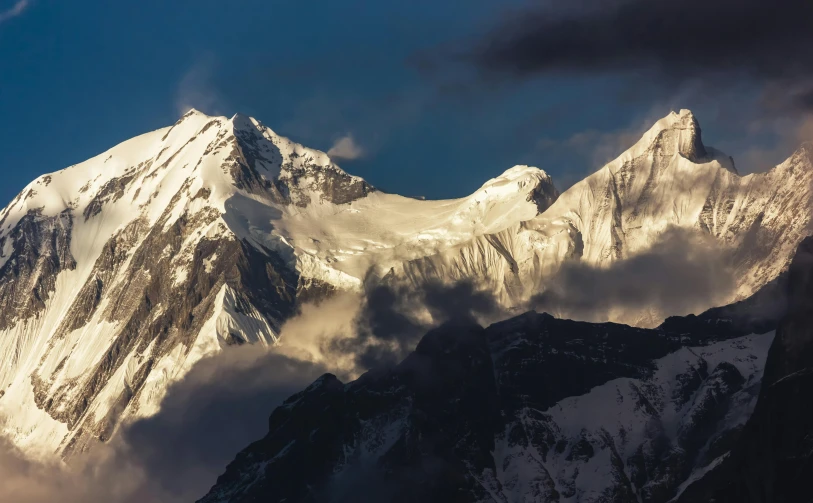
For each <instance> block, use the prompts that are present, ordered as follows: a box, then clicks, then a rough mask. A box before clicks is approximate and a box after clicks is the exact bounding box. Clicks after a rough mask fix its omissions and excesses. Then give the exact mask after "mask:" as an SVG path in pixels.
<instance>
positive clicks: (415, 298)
mask: <svg viewBox="0 0 813 503" xmlns="http://www.w3.org/2000/svg"><path fill="white" fill-rule="evenodd" d="M427 313H428V314H429V317H427V316H425V314H427ZM503 314H504V313H502V310H501V308H500V306H499V304H498V303H497V301H496V299H495V298H494V297H493V295H492V294H491V293H490V292H486V291H484V290H481V289H478V288H477V287H476V286H475V285H474V284H473V283H471V282H469V281H461V282H458V283H454V284H450V285H447V284H442V283H437V282H429V283H426V284H423V285H420V286H417V287H416V286H413V285H402V284H377V285H374V286H371V287H370V288H368V289H367V290H366V292H365V294H364V297H363V299H362V304H361V309H360V311H359V313H358V314H357V316H356V318H355V319H354V321H353V324H354V331H353V332H354V333H353V334H352V335H351V336H350V337H339V338H335V339H333V340H331V341H329V342H328V348H327V350H326V351H327V352H328V353H339V354H352V355H354V359H355V362H356V365H357V367H358V370H362V371H363V370H367V369H370V368H373V367H376V366H380V365H394V364H396V363H398V362H399V361H401V360H402V359H403V358H404V357H406V356H407V355H408V354H409V353H410V352H411V351H412V350H413V349H415V346H416V345H417V343H418V341H419V340H420V338H421V337H422V336H423V335H424V334H425V333H426V332H427V331H428V330H430V329H431V328H433V327H434V326H438V325H440V324H442V323H446V322H455V323H477V321H478V320H490V319H495V318H497V317H500V316H501V315H503Z"/></svg>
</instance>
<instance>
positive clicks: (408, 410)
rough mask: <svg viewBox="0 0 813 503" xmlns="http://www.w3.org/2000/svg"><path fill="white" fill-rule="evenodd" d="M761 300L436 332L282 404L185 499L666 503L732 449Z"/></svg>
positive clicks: (763, 345) (759, 347) (759, 350)
mask: <svg viewBox="0 0 813 503" xmlns="http://www.w3.org/2000/svg"><path fill="white" fill-rule="evenodd" d="M776 288H777V286H776V285H771V286H770V287H768V288H766V289H765V290H764V291H762V292H760V293H759V294H757V295H756V296H754V297H753V298H752V299H749V300H748V301H747V302H744V303H740V304H735V305H733V306H729V307H727V308H723V309H717V310H712V311H709V312H708V313H705V314H703V315H701V316H693V317H687V318H671V319H670V320H669V321H668V322H667V323H665V324H664V326H662V327H661V328H658V329H640V328H634V327H628V326H624V325H617V324H611V323H604V324H591V323H583V322H575V321H569V320H559V319H556V318H553V317H552V316H550V315H547V314H537V313H534V312H529V313H526V314H524V315H521V316H518V317H516V318H513V319H511V320H508V321H504V322H500V323H497V324H494V325H492V326H490V327H488V328H486V329H483V328H481V327H479V326H477V325H473V324H470V323H449V324H447V325H444V326H442V327H440V328H438V329H436V330H433V331H431V332H429V333H428V334H427V335H426V336H425V337H424V338H423V339H422V340H421V342H420V343H419V344H418V346H417V348H416V349H415V351H414V353H412V354H411V355H410V356H409V357H407V358H406V359H405V360H404V361H403V362H401V363H400V364H399V365H397V366H396V367H394V368H391V369H382V370H373V371H370V372H368V373H366V374H364V375H363V376H362V377H360V378H359V379H358V380H356V381H353V382H350V383H347V384H344V383H342V382H340V381H339V380H338V379H337V378H336V377H335V376H333V375H330V374H326V375H324V376H323V377H321V378H320V379H319V380H317V381H316V382H314V383H313V384H312V385H311V386H310V387H308V388H307V389H305V390H304V391H302V392H300V393H298V394H296V395H294V396H292V397H290V398H289V399H288V400H287V401H286V402H284V404H283V405H282V406H280V407H279V408H277V409H276V410H275V411H274V412H273V414H272V415H271V417H270V419H269V432H268V434H267V435H266V436H265V437H264V438H263V439H261V440H258V441H257V442H255V443H253V444H252V445H250V446H249V447H247V448H246V449H245V450H243V451H242V452H240V453H239V454H238V455H237V457H236V459H235V460H234V461H233V462H232V463H231V464H230V465H229V466H228V468H227V469H226V472H225V473H224V474H223V475H222V476H221V477H219V478H218V481H217V484H216V485H215V486H214V487H213V488H212V489H211V491H210V492H209V493H208V494H207V495H206V496H205V497H204V498H203V499H202V500H200V501H201V502H202V503H215V502H232V503H238V502H249V501H269V502H283V501H285V502H289V503H292V502H321V501H332V502H341V501H348V502H349V501H362V502H366V501H369V502H373V501H393V502H396V501H403V502H408V501H433V502H434V501H437V502H446V501H459V502H475V501H476V502H519V501H539V502H576V501H590V502H596V503H598V502H606V503H609V502H630V503H633V502H636V503H640V502H653V503H654V502H667V501H669V500H671V499H672V498H674V497H675V496H678V495H679V494H681V493H682V492H683V491H684V490H685V488H686V486H688V485H689V484H690V483H691V482H692V481H693V480H696V479H700V478H702V476H703V474H705V473H706V472H707V471H709V470H710V469H712V468H714V467H715V466H717V465H718V464H719V463H720V462H721V461H722V460H723V459H725V457H726V456H727V455H728V453H729V452H730V450H731V449H732V448H733V447H734V446H735V445H736V444H737V442H738V441H739V439H740V438H741V434H742V433H741V431H742V426H743V424H744V423H745V421H746V420H747V419H748V417H749V415H750V414H751V411H752V410H753V407H754V403H755V401H756V397H757V394H758V393H759V388H760V381H761V378H762V369H763V364H764V361H765V358H766V355H767V352H768V347H769V346H770V344H771V341H772V339H773V335H774V332H773V331H772V330H773V328H775V326H776V324H777V319H778V316H780V315H781V314H782V313H781V310H782V306H781V305H778V304H777V305H774V306H773V307H775V308H777V309H771V310H766V311H765V313H768V314H766V315H765V316H762V317H755V316H753V309H752V308H753V306H754V305H767V304H770V303H771V299H772V297H773V296H774V295H775V290H776ZM757 332H758V333H757Z"/></svg>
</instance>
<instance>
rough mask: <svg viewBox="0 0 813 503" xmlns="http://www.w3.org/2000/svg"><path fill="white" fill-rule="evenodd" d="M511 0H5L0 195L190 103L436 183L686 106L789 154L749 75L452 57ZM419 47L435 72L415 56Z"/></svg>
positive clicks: (610, 147) (460, 180)
mask: <svg viewBox="0 0 813 503" xmlns="http://www.w3.org/2000/svg"><path fill="white" fill-rule="evenodd" d="M522 3H523V2H520V1H519V0H507V1H503V2H494V1H486V0H468V1H463V0H460V1H457V0H435V1H429V0H413V1H410V2H381V1H380V0H379V1H368V0H352V1H346V2H334V1H324V0H322V1H314V2H293V1H254V0H239V1H234V2H223V1H217V2H216V1H212V0H198V1H194V2H193V1H188V0H173V1H172V2H166V1H158V0H145V1H140V2H124V1H121V2H119V1H116V2H110V1H96V0H83V1H76V2H65V1H57V0H28V1H26V0H22V1H20V0H0V12H3V13H5V14H0V201H1V202H0V206H2V205H5V203H6V202H7V201H9V200H11V199H12V198H13V197H14V195H15V194H16V193H18V192H19V191H20V190H21V189H22V188H23V187H24V186H25V185H26V184H27V183H28V182H29V181H30V180H32V179H33V178H35V177H36V176H38V175H40V174H43V173H47V172H51V171H55V170H58V169H61V168H64V167H66V166H68V165H71V164H74V163H77V162H81V161H82V160H84V159H87V158H89V157H91V156H93V155H95V154H98V153H99V152H102V151H104V150H106V149H107V148H109V147H111V146H113V145H115V144H116V143H118V142H120V141H123V140H125V139H127V138H130V137H132V136H135V135H137V134H140V133H143V132H146V131H150V130H153V129H157V128H160V127H163V126H166V125H170V124H172V123H173V122H175V120H176V119H177V117H178V116H179V115H180V114H181V113H182V111H183V108H184V107H188V106H194V107H196V108H199V109H200V110H202V111H204V112H206V113H209V114H220V115H228V116H231V115H232V114H234V113H235V112H242V113H245V114H249V115H252V116H254V117H257V118H258V119H260V120H261V121H263V122H264V123H265V124H266V125H268V126H269V127H271V128H272V129H274V130H275V131H277V132H278V133H280V134H283V135H286V136H289V137H291V138H293V139H294V140H296V141H299V142H301V143H303V144H305V145H307V146H310V147H314V148H319V149H322V150H328V149H330V148H331V146H333V145H334V144H335V143H336V142H337V141H338V140H340V139H341V138H343V137H346V136H351V137H352V138H353V140H354V142H355V144H357V146H358V147H359V149H360V150H361V153H362V154H363V155H362V156H361V157H360V158H358V159H352V160H346V161H342V162H340V165H342V167H344V168H345V169H346V170H347V171H349V172H351V173H353V174H357V175H360V176H363V177H364V178H366V179H367V180H368V181H370V182H371V183H372V184H373V185H375V186H378V187H380V188H382V189H384V190H388V191H394V192H398V193H402V194H406V195H423V196H426V197H430V198H445V197H458V196H462V195H465V194H468V193H470V192H471V191H472V190H474V189H475V188H477V187H478V186H479V185H481V184H482V183H483V182H484V181H485V180H487V179H488V178H491V177H493V176H496V175H498V174H500V173H501V172H503V171H504V170H505V169H507V168H509V167H511V166H512V165H514V164H520V163H522V164H532V165H536V166H539V167H541V168H543V169H545V170H546V171H547V172H548V173H550V174H551V175H552V176H553V178H554V182H555V183H556V184H557V186H559V187H560V188H564V187H566V186H568V185H570V184H572V183H573V182H574V181H576V180H578V179H580V178H582V177H583V176H584V175H586V174H588V173H589V172H591V171H593V170H595V169H597V168H598V167H600V165H601V163H602V162H603V161H607V160H609V158H610V157H612V156H614V155H616V154H618V153H620V152H621V151H622V150H623V149H624V147H625V146H628V145H629V144H631V143H632V141H633V139H634V138H635V136H636V135H637V134H638V133H640V132H641V131H642V130H644V129H645V128H646V127H647V126H648V125H649V124H651V122H653V121H654V120H656V119H657V118H658V117H660V116H663V115H665V114H666V113H668V112H669V110H670V109H678V108H683V107H685V108H691V109H692V110H694V112H695V114H696V116H697V117H698V118H699V120H700V122H701V124H702V126H703V130H704V135H705V139H706V143H707V144H711V145H715V146H717V147H719V148H722V149H724V150H725V151H726V152H727V153H729V154H731V155H733V156H734V157H735V160H738V161H740V162H739V164H740V166H743V165H745V166H746V168H747V169H746V170H753V169H760V168H761V167H766V166H763V165H767V164H770V163H771V162H778V161H780V160H781V159H782V158H784V157H787V155H789V154H790V153H791V150H792V146H791V142H789V141H788V140H787V137H788V135H787V134H786V133H787V131H789V130H791V129H793V127H795V126H796V124H797V123H796V122H793V121H790V122H788V120H785V119H782V120H780V119H776V118H771V119H770V120H766V119H765V118H764V117H761V116H759V114H758V113H756V112H752V111H751V108H749V107H755V106H756V105H754V103H755V98H754V97H755V96H756V93H757V90H755V89H753V88H751V86H749V84H748V82H742V81H738V82H736V83H731V87H730V88H726V89H723V90H718V91H720V94H719V95H717V94H715V93H713V92H711V93H710V92H709V90H708V89H705V88H703V89H700V90H697V89H692V88H691V86H681V87H680V88H677V89H664V88H663V85H662V84H658V83H654V81H651V80H650V79H648V78H647V77H646V76H644V75H636V74H634V73H629V72H627V73H624V74H613V73H607V72H603V73H601V74H590V73H586V74H585V73H580V74H573V75H570V74H566V73H557V74H545V75H539V76H535V77H533V78H529V79H524V80H522V81H517V82H503V81H499V82H497V81H488V79H485V80H483V81H481V79H480V77H479V76H478V75H477V73H476V72H472V71H467V70H466V69H465V68H464V69H460V67H461V65H460V64H458V63H459V62H456V61H449V62H448V65H447V64H446V63H447V62H446V61H445V60H444V56H442V55H443V54H445V53H444V51H445V49H446V48H448V47H457V46H461V47H462V46H465V44H466V43H467V41H471V40H476V39H477V37H478V36H480V35H481V34H482V33H484V32H487V31H488V30H489V29H490V28H491V26H492V24H493V23H494V22H495V20H498V19H501V18H503V17H504V16H505V15H506V11H507V9H509V8H511V7H519V6H521V4H522ZM439 54H440V55H441V56H438V55H439ZM427 58H428V59H430V60H433V61H434V64H435V66H436V67H440V71H438V70H437V68H436V71H435V72H431V73H428V72H426V71H421V70H420V65H419V64H417V63H416V61H421V60H422V59H427ZM449 82H452V83H453V84H454V85H451V86H450V85H445V86H444V85H443V84H448V83H449ZM735 97H736V99H735ZM741 160H744V161H741Z"/></svg>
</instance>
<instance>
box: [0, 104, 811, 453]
mask: <svg viewBox="0 0 813 503" xmlns="http://www.w3.org/2000/svg"><path fill="white" fill-rule="evenodd" d="M812 172H813V170H811V169H810V155H809V152H808V151H807V150H806V149H801V150H800V151H799V152H797V153H796V154H795V155H794V156H793V157H792V158H791V159H789V160H788V161H787V162H785V163H783V164H782V165H780V166H779V167H777V168H775V169H774V170H773V171H771V172H769V173H767V174H764V175H750V176H748V177H739V176H738V175H737V174H736V173H735V171H734V169H733V164H731V162H730V159H728V158H725V157H724V156H721V155H720V154H719V153H717V152H716V151H714V150H712V149H710V148H707V147H704V146H703V144H702V141H701V139H700V131H699V127H698V126H697V123H696V121H695V120H694V118H693V117H692V116H691V114H690V113H688V112H685V111H682V112H681V113H679V114H671V115H670V116H668V117H666V118H664V119H663V120H661V121H659V122H658V123H657V124H656V125H655V126H653V128H652V129H651V130H650V131H649V132H648V133H647V134H646V135H645V136H644V137H643V138H642V140H641V141H640V142H639V143H638V144H636V145H635V146H634V147H633V148H631V149H630V150H629V151H628V152H626V153H625V154H623V155H622V156H621V157H620V158H619V159H618V160H616V161H614V162H612V163H610V164H609V165H607V166H605V167H604V168H602V169H601V170H599V171H598V172H597V173H595V174H594V175H591V176H590V177H588V178H587V179H585V180H584V181H582V182H579V183H578V184H576V185H575V186H574V187H572V188H571V189H569V190H568V191H566V192H565V193H564V194H562V195H561V197H557V196H558V193H557V192H556V190H555V189H554V187H553V184H552V181H551V180H550V177H548V176H547V175H546V174H545V173H544V172H543V171H541V170H539V169H536V168H531V167H527V166H517V167H515V168H512V169H510V170H508V171H506V172H505V173H504V174H503V175H501V176H499V177H497V178H495V179H493V180H491V181H488V182H486V183H485V184H484V185H483V186H482V187H481V188H480V189H479V190H478V191H476V192H475V193H474V194H472V195H471V196H469V197H465V198H462V199H457V200H449V201H420V200H416V199H410V198H405V197H401V196H397V195H393V194H385V193H382V192H380V191H376V190H375V189H374V188H373V187H371V186H370V185H369V184H367V183H366V182H365V181H364V180H361V179H360V178H358V177H354V176H351V175H348V174H347V173H345V172H344V171H342V170H341V169H340V168H339V167H338V166H336V165H335V164H333V163H332V162H331V160H330V159H329V157H328V156H327V155H326V154H324V153H323V152H319V151H316V150H312V149H308V148H306V147H303V146H301V145H297V144H295V143H293V142H291V141H290V140H288V139H286V138H283V137H281V136H279V135H277V134H276V133H274V132H273V131H271V130H270V129H268V128H266V127H265V126H263V125H262V124H260V123H259V122H258V121H256V120H255V119H251V118H248V117H245V116H241V115H236V116H234V117H232V118H231V119H227V118H225V117H208V116H206V115H204V114H201V113H199V112H196V111H191V112H190V113H189V114H187V115H186V116H184V117H183V118H182V119H181V120H179V121H178V123H176V124H175V125H173V126H172V127H169V128H165V129H162V130H159V131H155V132H152V133H147V134H145V135H142V136H139V137H136V138H134V139H132V140H129V141H127V142H125V143H123V144H121V145H119V146H116V147H114V148H113V149H111V150H109V151H107V152H105V153H103V154H100V155H99V156H97V157H95V158H93V159H90V160H88V161H86V162H83V163H80V164H78V165H76V166H72V167H70V168H67V169H65V170H63V171H60V172H57V173H53V174H51V175H47V176H44V177H41V178H39V179H38V180H36V181H34V182H33V183H32V184H30V185H29V186H28V187H27V188H26V189H25V190H24V191H23V192H22V193H21V194H20V195H19V196H18V197H17V198H16V199H15V200H14V201H13V202H12V203H11V204H10V205H9V206H8V207H7V208H6V209H5V210H3V211H2V213H0V252H1V253H0V308H2V309H0V352H2V354H0V357H3V358H4V361H5V362H9V363H8V364H7V365H4V366H3V367H2V369H0V386H2V389H3V390H4V391H5V393H4V395H3V397H2V398H0V413H2V414H3V415H5V416H8V417H9V418H11V419H10V420H9V421H7V422H6V423H5V425H4V430H5V432H6V433H8V434H9V435H10V436H11V438H12V439H13V440H14V442H15V443H17V444H18V445H19V446H21V447H23V448H25V449H26V450H27V451H28V452H31V453H37V452H39V451H42V452H43V453H46V454H50V453H52V452H54V451H59V452H63V453H65V452H71V451H73V450H76V449H83V448H84V446H85V445H86V443H87V442H88V441H90V440H91V439H93V438H101V439H107V438H109V437H110V435H112V434H113V432H114V431H115V428H116V427H117V425H118V424H120V423H121V422H122V421H125V420H128V419H131V418H135V417H139V416H141V415H148V414H152V413H154V412H155V411H156V410H157V408H158V406H159V404H160V400H161V398H162V396H163V394H164V392H165V390H166V387H167V386H168V385H169V383H171V382H173V381H174V380H177V379H179V378H181V377H182V376H183V375H185V373H186V372H187V370H188V369H189V368H190V366H191V365H193V364H194V362H195V361H197V360H198V359H199V358H200V357H202V356H204V355H207V354H211V353H213V352H216V351H218V350H219V349H220V348H221V347H222V346H224V345H228V344H241V343H245V342H249V343H259V344H272V343H274V341H275V340H276V338H277V337H278V336H279V328H280V326H281V324H282V322H283V321H284V320H286V319H287V318H289V317H290V316H291V315H292V314H293V313H294V312H295V309H296V304H297V303H298V302H302V301H303V300H307V299H312V298H319V297H322V296H324V295H328V294H330V292H333V291H336V290H342V289H346V290H353V289H358V288H360V287H361V284H362V281H363V280H364V279H365V278H368V279H369V278H375V277H378V278H383V279H384V280H386V281H406V282H416V283H420V282H422V281H426V280H435V279H440V280H441V281H454V280H457V279H475V280H476V281H478V282H481V283H482V284H484V285H488V286H489V287H491V288H492V290H493V291H494V292H495V294H497V295H498V296H499V298H500V299H501V300H502V301H503V302H504V303H506V304H508V305H511V304H521V303H522V302H523V301H524V300H525V299H526V298H527V296H528V295H529V294H531V293H535V292H539V291H541V290H544V288H545V282H546V279H547V278H550V277H551V276H552V275H554V274H555V273H556V271H557V270H558V269H559V267H560V266H561V265H562V264H563V263H564V262H565V261H567V260H571V259H573V260H579V261H581V262H583V263H585V264H588V265H590V266H595V267H607V266H609V265H611V264H612V263H613V262H614V261H617V260H620V259H624V258H626V257H629V256H632V255H634V254H635V253H638V252H641V251H644V250H646V249H647V247H648V246H651V243H653V242H654V241H655V240H656V239H657V236H658V235H660V233H661V232H663V230H664V229H665V228H666V227H669V226H677V227H680V228H683V229H686V230H688V231H690V232H695V233H700V234H703V235H710V236H713V237H714V238H715V239H717V240H719V242H720V243H723V244H724V245H725V246H727V247H730V249H732V250H734V251H735V252H736V253H734V254H733V256H734V257H735V263H734V264H733V266H734V268H735V270H736V272H737V276H736V277H737V278H738V281H739V283H738V289H737V291H736V292H733V293H731V295H730V296H731V297H732V298H735V297H740V296H745V295H747V294H749V293H750V292H752V291H753V290H755V289H756V288H758V287H759V286H761V285H762V284H764V283H766V282H767V281H769V280H770V279H772V278H773V277H774V276H775V275H776V274H778V273H779V271H781V270H782V268H783V267H784V265H785V263H786V262H787V259H788V257H789V256H790V254H791V253H792V250H793V248H794V247H795V243H796V242H797V241H798V239H800V237H801V236H802V234H803V233H804V232H806V230H805V229H807V228H808V223H809V216H810V213H811V212H810V211H809V209H810V207H811V199H812V198H811V197H810V191H809V189H805V188H806V187H809V186H810V183H808V182H809V181H810V176H811V173H812ZM800 187H802V189H801V190H800ZM789 209H794V211H790V210H789ZM795 210H798V212H797V211H795ZM370 272H372V274H370V275H368V273H370ZM32 292H33V294H32ZM700 307H701V308H705V307H710V306H700ZM648 314H649V315H650V318H652V319H657V318H658V317H659V316H660V317H661V318H662V317H665V316H666V315H668V314H675V313H655V314H654V315H652V313H648ZM626 315H630V316H631V317H633V318H634V319H635V320H640V319H641V316H640V313H619V314H618V319H625V316H626ZM648 321H651V319H648Z"/></svg>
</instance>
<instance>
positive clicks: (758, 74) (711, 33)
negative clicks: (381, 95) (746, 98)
mask: <svg viewBox="0 0 813 503" xmlns="http://www.w3.org/2000/svg"><path fill="white" fill-rule="evenodd" d="M553 4H554V2H540V3H538V4H536V6H535V7H529V8H527V9H526V10H524V11H521V12H517V13H514V14H512V15H510V16H508V17H507V19H505V20H503V22H502V23H501V24H500V25H499V26H498V27H497V28H496V29H494V30H492V31H491V32H490V33H489V34H488V35H487V36H486V37H485V38H484V39H483V40H481V41H480V42H479V43H478V44H477V45H476V47H475V49H473V50H470V51H468V55H467V56H466V58H467V59H468V60H470V61H473V62H474V63H475V65H476V66H477V67H478V68H479V69H480V70H482V71H483V72H484V73H485V74H486V75H488V76H494V75H496V76H503V77H527V76H530V75H534V74H541V73H590V72H595V71H609V72H617V71H619V70H622V71H623V70H633V71H640V70H645V71H654V74H655V75H656V76H658V77H661V78H662V79H664V80H668V81H669V82H671V83H673V84H679V83H680V82H685V81H687V80H691V79H701V80H705V79H708V78H712V77H732V78H735V77H750V78H755V79H759V80H769V81H775V82H787V83H790V82H794V83H795V84H794V85H793V86H791V87H792V88H791V87H789V88H787V91H788V92H790V93H791V94H792V95H791V96H789V98H790V100H788V102H793V103H795V104H797V105H798V106H807V107H810V106H813V103H812V102H811V101H812V98H813V85H811V82H809V80H811V77H813V30H811V28H810V23H811V22H813V2H811V1H809V0H781V1H774V0H683V1H679V2H676V1H669V0H581V1H576V2H568V3H563V2H558V3H556V5H553ZM800 81H802V82H803V84H804V85H801V86H799V85H798V84H799V82H800Z"/></svg>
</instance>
